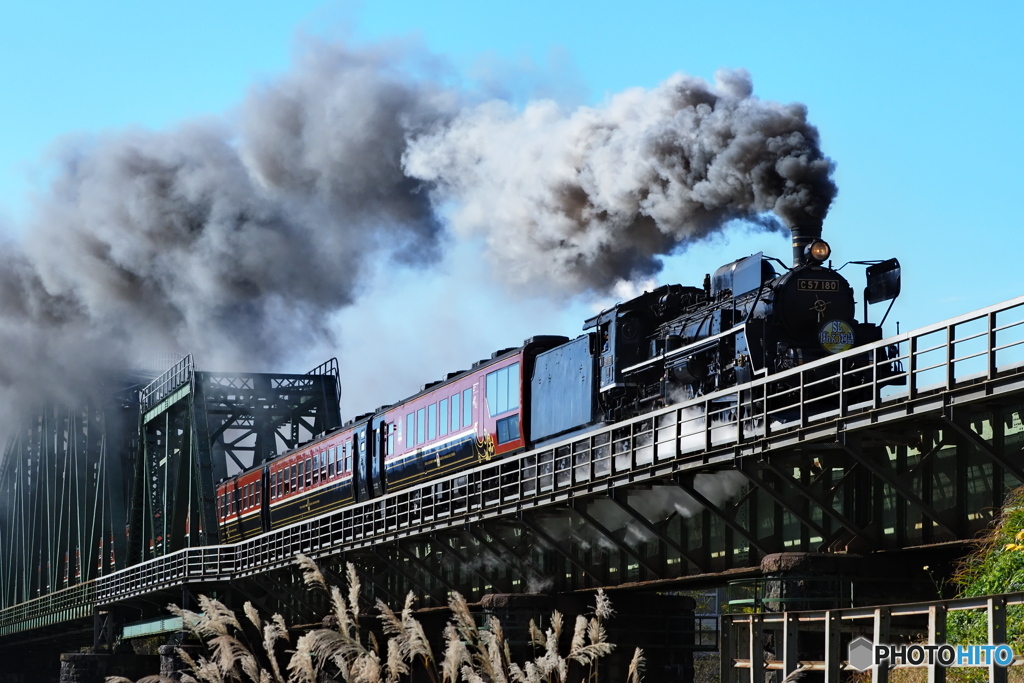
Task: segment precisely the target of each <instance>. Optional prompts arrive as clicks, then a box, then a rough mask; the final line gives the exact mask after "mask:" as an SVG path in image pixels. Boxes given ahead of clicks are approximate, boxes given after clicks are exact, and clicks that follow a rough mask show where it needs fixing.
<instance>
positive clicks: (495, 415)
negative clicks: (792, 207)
mask: <svg viewBox="0 0 1024 683" xmlns="http://www.w3.org/2000/svg"><path fill="white" fill-rule="evenodd" d="M830 255H831V250H830V248H829V246H828V244H826V243H825V242H824V241H822V240H821V239H820V233H818V232H816V231H808V230H801V229H794V230H793V263H792V266H786V265H785V264H784V263H782V262H781V261H779V260H778V259H774V258H771V257H765V256H763V255H762V254H754V255H753V256H748V257H746V258H742V259H739V260H737V261H733V262H732V263H729V264H726V265H724V266H722V267H721V268H719V269H718V270H717V271H715V273H714V274H713V275H708V276H705V278H704V282H703V285H702V286H701V287H686V286H681V285H665V286H662V287H658V288H657V289H655V290H654V291H651V292H646V293H644V294H642V295H640V296H638V297H636V298H635V299H632V300H630V301H625V302H623V303H620V304H617V305H616V306H613V307H612V308H610V309H608V310H606V311H603V312H602V313H600V314H599V315H597V316H594V317H593V318H590V319H589V320H587V321H586V322H585V324H584V327H583V329H584V334H583V335H582V336H580V337H577V338H576V339H573V340H569V339H567V338H565V337H555V336H541V337H533V338H531V339H529V340H527V341H526V342H524V343H523V345H522V346H520V347H517V348H510V349H504V350H502V351H498V352H496V353H494V354H493V355H492V356H491V358H490V359H487V360H482V361H479V362H478V363H475V364H474V365H473V367H472V368H471V369H469V370H466V371H462V372H455V373H451V374H449V375H448V376H447V377H445V379H443V380H441V381H439V382H433V383H431V384H428V385H426V386H424V387H423V390H422V391H420V392H419V393H417V394H416V395H414V396H410V397H408V398H405V399H403V400H401V401H399V402H398V403H395V404H394V405H391V406H386V407H383V408H379V409H378V410H377V411H376V412H373V413H370V414H366V415H361V416H359V417H358V418H356V419H355V420H352V421H350V422H348V423H347V424H346V425H344V426H343V427H341V428H339V429H337V430H334V431H333V432H330V433H328V434H325V435H322V436H321V437H319V438H317V439H315V440H313V441H311V442H309V443H307V444H305V445H303V446H301V447H299V448H297V449H295V450H292V451H290V452H288V453H284V454H283V455H280V456H278V457H276V458H274V459H273V460H271V461H269V462H266V463H263V464H260V465H257V466H254V467H252V468H250V469H248V470H246V471H244V472H241V473H239V474H237V475H234V476H232V477H230V478H228V479H226V480H224V481H222V482H220V484H219V485H218V488H217V513H218V521H219V524H220V535H221V541H222V542H233V541H237V540H239V539H242V538H248V537H250V536H254V535H257V534H260V533H263V532H264V531H268V530H270V529H274V528H278V527H281V526H284V525H287V524H290V523H293V522H296V521H299V520H300V519H303V518H306V517H312V516H316V515H320V514H323V513H325V512H328V511H331V510H335V509H337V508H340V507H342V506H344V505H347V504H350V503H353V502H357V501H363V500H368V499H370V498H374V497H377V496H381V495H384V494H385V493H387V492H390V491H397V490H400V489H403V488H407V487H410V486H413V485H417V484H421V483H423V482H426V481H428V480H430V479H433V478H437V477H442V476H445V475H449V474H452V473H455V472H458V471H459V470H462V469H466V468H469V467H472V466H474V465H476V464H478V463H481V462H485V461H487V460H490V459H492V458H500V457H504V456H507V455H509V454H512V453H516V452H519V451H523V450H528V449H532V448H534V447H536V446H538V445H542V444H545V443H548V442H552V441H555V440H558V439H562V438H565V437H566V436H568V435H571V434H578V433H582V432H584V431H586V430H589V429H594V428H597V427H598V426H601V425H606V424H610V423H614V422H617V421H620V420H624V419H628V418H630V417H633V416H636V415H640V414H643V413H646V412H650V411H652V410H656V409H658V408H661V407H663V406H665V405H669V404H673V403H677V402H679V401H682V400H686V399H689V398H693V397H697V396H703V395H707V394H710V393H712V392H715V391H717V390H719V389H725V388H728V387H732V386H736V385H738V384H744V383H746V382H750V381H751V380H753V379H756V378H761V377H765V376H768V375H771V374H774V373H778V372H780V371H783V370H786V369H789V368H792V367H796V366H798V365H801V364H804V363H807V362H810V361H813V360H817V359H819V358H824V357H826V356H829V355H830V354H834V353H839V352H842V351H846V350H848V349H850V348H853V347H855V346H859V345H861V344H866V343H870V342H874V341H878V340H880V339H881V338H882V330H881V327H880V326H879V325H875V324H872V323H868V322H857V321H856V320H855V313H856V311H855V302H854V292H853V288H852V287H851V285H850V283H849V282H848V281H847V280H846V279H845V278H844V277H843V276H842V275H840V274H839V272H838V271H837V270H835V269H833V268H832V267H831V263H829V265H826V262H827V261H828V259H829V257H830ZM776 266H779V267H780V269H781V270H782V271H783V272H782V273H781V274H779V272H778V270H776ZM867 275H868V286H867V288H866V289H865V291H864V297H865V302H864V306H865V316H864V317H865V318H866V317H867V316H866V311H867V304H868V303H879V302H883V301H889V300H893V299H895V298H896V296H898V295H899V290H900V266H899V262H898V261H897V260H896V259H890V260H888V261H881V262H872V263H871V264H870V265H869V267H868V269H867ZM890 306H891V304H890ZM883 360H884V359H883ZM869 362H875V359H873V358H872V359H868V358H866V359H865V364H867V363H869Z"/></svg>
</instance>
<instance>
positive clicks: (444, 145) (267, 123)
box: [0, 44, 836, 406]
mask: <svg viewBox="0 0 1024 683" xmlns="http://www.w3.org/2000/svg"><path fill="white" fill-rule="evenodd" d="M436 72H437V68H436V60H432V59H430V58H422V55H419V54H418V53H417V52H416V51H415V50H403V49H395V48H393V47H389V48H371V49H364V50H350V49H345V48H342V47H338V46H331V45H325V44H317V45H313V46H310V47H308V49H306V50H305V51H304V52H303V54H302V56H301V58H300V59H299V60H298V61H297V63H296V65H295V67H294V68H293V69H292V70H291V71H290V72H289V73H287V74H285V75H284V76H283V77H281V78H280V79H278V80H277V81H274V82H269V83H265V84H262V85H260V86H257V87H255V88H254V89H253V91H252V93H251V94H250V95H249V97H248V98H247V99H246V100H245V101H244V102H243V103H242V104H241V105H240V107H239V108H238V110H237V111H236V112H233V113H232V114H231V115H230V116H226V117H223V118H218V119H209V120H202V121H194V122H191V123H188V124H185V125H181V126H179V127H177V128H175V129H173V130H168V131H164V132H149V131H143V130H132V131H126V132H120V133H114V134H102V135H96V136H91V137H77V138H75V139H72V140H68V141H65V142H63V143H62V144H61V145H59V146H58V147H57V149H56V152H55V157H54V159H55V164H54V170H53V179H52V183H51V185H50V187H49V189H48V190H47V191H46V192H44V194H43V195H42V196H41V197H40V198H39V201H38V207H37V210H36V211H35V213H34V215H33V218H32V219H31V220H30V222H29V223H28V224H27V225H26V226H24V229H23V230H22V233H23V235H24V237H23V238H22V239H20V240H19V241H14V240H13V239H12V240H8V243H7V245H6V247H5V249H4V254H3V256H2V264H0V345H2V347H3V349H4V353H3V354H2V356H0V401H2V404H3V405H6V406H11V405H15V404H19V405H23V404H28V403H30V402H31V400H32V399H34V398H37V397H38V396H39V395H40V392H41V391H43V392H50V393H51V394H52V393H53V392H55V391H58V390H59V391H60V392H65V393H68V394H69V395H74V393H75V392H76V391H78V390H80V389H81V388H82V387H86V386H89V384H90V382H91V378H92V377H93V376H94V375H93V373H94V371H95V370H96V368H112V367H114V368H116V367H125V366H134V365H138V364H139V363H143V362H145V361H147V360H148V359H152V358H154V357H161V356H163V355H166V354H169V353H174V352H192V353H194V354H195V355H196V357H197V358H198V359H199V361H200V363H201V364H202V365H204V366H206V367H216V368H218V369H225V370H228V369H246V370H266V369H277V368H276V365H277V364H280V363H281V362H282V361H283V360H284V359H285V358H286V357H287V356H288V355H289V353H291V352H292V351H293V350H294V349H296V348H299V347H301V346H303V345H304V344H307V343H310V342H311V341H312V340H314V339H318V340H322V339H323V338H324V337H326V336H329V335H331V333H332V332H336V331H334V330H331V329H330V328H329V325H328V324H327V323H326V322H325V321H326V320H328V318H329V316H330V314H331V313H333V312H336V311H338V310H339V309H341V308H343V307H346V306H350V305H351V304H353V303H354V302H355V301H357V300H358V298H359V296H360V293H361V291H362V289H363V288H364V287H365V285H364V282H365V281H366V272H367V270H368V269H367V266H368V264H377V263H380V262H381V260H382V259H385V260H390V262H392V263H394V264H395V267H409V266H414V267H426V266H429V265H430V264H431V263H433V262H434V261H435V260H436V259H437V258H439V256H440V254H441V248H442V246H443V245H444V243H445V240H447V239H450V238H451V237H454V238H456V239H467V238H468V239H476V238H477V237H479V236H482V237H483V239H484V241H485V243H486V245H487V251H488V254H489V256H490V258H491V259H492V260H493V262H494V265H495V270H496V271H499V272H500V273H501V275H502V276H503V277H505V278H506V279H507V280H508V281H510V282H513V283H521V282H531V283H543V284H547V285H551V286H554V287H556V288H558V290H559V291H560V292H562V293H575V292H580V291H584V290H593V291H606V290H607V289H608V288H609V287H611V286H612V285H614V284H615V283H616V282H617V281H621V280H624V279H629V278H635V277H638V276H643V275H649V274H651V273H653V272H656V271H657V269H658V267H659V261H658V257H659V256H660V255H663V254H668V253H671V252H673V251H675V250H677V249H679V248H681V247H684V246H685V245H686V244H687V243H689V242H692V241H693V240H698V239H701V238H703V237H705V236H707V235H709V234H711V233H713V232H715V231H717V230H719V229H721V227H722V226H723V224H724V223H725V222H727V221H729V220H731V219H735V218H746V219H750V220H753V221H758V222H760V223H762V224H764V223H765V222H766V220H767V223H768V224H769V225H771V224H773V220H772V219H766V215H767V214H768V213H769V212H773V213H774V214H775V215H777V216H778V217H779V218H780V219H781V220H782V221H784V222H785V223H786V224H787V225H795V224H800V223H804V222H808V223H813V224H815V225H820V223H821V221H822V219H823V218H824V216H825V213H826V211H827V209H828V206H829V203H830V202H831V200H832V198H833V197H834V195H835V191H836V190H835V186H834V185H833V184H832V182H831V180H830V173H831V170H832V164H831V162H830V161H829V160H828V159H827V158H825V157H824V156H823V155H822V153H821V151H820V150H819V149H818V136H817V133H816V131H815V129H814V128H813V127H812V126H810V125H809V124H808V123H807V120H806V110H805V108H804V107H803V106H801V105H779V104H774V103H767V102H762V101H760V100H758V99H756V98H754V97H753V96H752V86H751V82H750V79H749V77H748V76H747V75H746V73H745V72H727V73H723V74H721V75H720V77H719V79H718V82H717V84H715V85H710V84H708V83H706V82H704V81H702V80H700V79H696V78H690V77H686V76H676V77H673V78H671V79H669V80H668V81H666V82H665V83H664V84H662V85H661V86H659V87H657V88H655V89H653V90H649V91H646V90H640V89H637V90H631V91H627V92H624V93H622V94H620V95H617V96H615V97H613V98H611V99H610V101H609V102H608V103H607V104H606V105H605V106H602V107H596V108H595V107H587V108H580V109H577V110H575V111H571V112H565V111H562V110H561V109H560V108H559V107H558V105H556V104H555V103H554V102H550V101H540V102H535V103H532V104H529V105H528V106H527V107H525V109H524V110H522V111H516V110H514V109H513V108H512V107H511V106H510V105H509V104H507V103H504V102H500V101H494V100H491V101H481V99H482V98H479V97H477V96H475V95H474V94H473V93H472V92H469V91H467V90H466V89H456V88H452V87H448V86H445V85H443V84H442V83H443V80H442V79H441V78H434V77H431V76H430V75H429V74H433V73H436ZM425 74H427V75H425ZM470 102H476V103H475V104H472V105H471V104H469V103H470ZM449 221H450V222H449ZM446 224H447V226H448V227H447V228H446V227H445V226H446ZM552 264H553V265H552ZM336 341H337V343H338V345H339V351H340V352H341V353H344V331H341V334H340V335H339V336H338V337H337V338H336ZM370 360H371V361H372V360H375V359H370Z"/></svg>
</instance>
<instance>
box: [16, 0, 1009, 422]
mask: <svg viewBox="0 0 1024 683" xmlns="http://www.w3.org/2000/svg"><path fill="white" fill-rule="evenodd" d="M1021 7H1022V6H1021V5H1020V4H1018V3H1007V2H1002V3H1000V2H975V3H971V4H970V6H969V8H968V5H967V4H965V3H952V2H903V3H882V2H860V3H820V2H781V3H761V2H737V1H717V2H700V3H697V2H681V1H677V2H649V3H641V4H639V5H637V6H633V7H631V8H630V9H627V8H626V3H612V2H557V1H548V2H535V1H532V0H520V1H519V2H516V3H481V2H434V3H422V2H398V1H396V0H382V1H381V0H378V1H375V2H373V3H369V2H368V3H363V4H359V3H335V2H309V1H303V0H292V1H291V2H288V3H255V4H254V3H251V2H240V1H236V0H214V1H212V2H210V1H207V2H198V1H194V0H181V1H179V2H175V3H128V2H113V1H109V0H97V1H96V2H92V3H88V4H85V3H58V2H48V1H42V2H34V3H15V2H11V1H7V2H5V3H4V7H3V10H4V11H3V16H4V20H3V21H2V22H0V92H3V94H4V95H3V98H2V102H3V103H2V104H0V130H2V131H4V132H3V144H2V145H0V223H2V224H3V225H4V228H5V229H6V231H7V232H9V233H11V234H18V233H19V232H20V231H22V230H23V229H24V227H23V226H24V225H25V222H26V220H25V219H26V217H27V216H28V215H30V214H31V212H32V210H33V209H32V200H31V197H32V196H33V194H35V195H37V196H38V195H39V194H40V193H41V191H42V190H44V189H45V184H46V179H47V178H48V177H49V176H48V172H49V169H48V166H47V150H48V149H49V148H50V146H51V145H52V144H53V143H54V142H55V141H58V140H60V139H61V138H62V137H64V136H68V135H76V134H79V133H82V132H85V133H96V132H110V131H115V132H116V131H120V130H124V129H127V128H132V127H142V128H147V129H156V130H160V129H163V128H166V127H170V126H175V125H177V124H180V123H181V122H183V121H188V120H193V119H201V118H204V117H219V116H224V115H230V113H231V111H232V109H233V108H234V107H236V106H237V105H238V103H239V102H240V101H241V100H242V99H243V98H244V97H245V96H246V94H247V93H248V92H249V91H250V89H251V88H252V87H253V86H254V85H257V84H260V83H265V82H270V81H273V80H274V79H275V78H276V77H278V76H279V75H280V74H282V73H284V72H285V71H286V70H287V69H288V68H289V65H290V63H291V59H292V56H293V55H294V54H295V52H296V49H297V46H299V45H301V44H302V43H303V41H304V40H305V38H304V36H310V35H312V36H318V37H320V38H321V39H324V40H331V41H333V40H338V41H345V42H348V43H349V44H355V45H367V44H373V43H378V42H381V41H396V40H399V41H411V42H414V43H418V44H419V45H420V46H421V47H422V48H423V49H424V50H426V51H429V52H430V53H432V54H433V55H436V56H437V58H438V59H439V61H440V62H441V63H443V64H444V65H445V66H444V68H445V69H446V71H447V73H448V74H449V78H450V79H451V80H453V81H456V82H464V83H467V84H468V83H473V84H475V85H476V86H478V87H484V88H486V89H489V91H490V92H493V93H495V94H499V95H504V96H506V97H508V98H510V99H512V100H513V101H514V102H516V103H517V104H522V103H524V102H526V101H528V100H530V99H534V98H537V97H553V98H555V99H558V100H559V101H560V102H562V103H563V105H565V106H567V107H570V106H573V105H578V104H588V105H600V104H601V103H602V102H604V101H606V100H607V99H608V98H609V97H611V96H612V95H614V94H615V93H618V92H621V91H622V90H624V89H626V88H631V87H643V88H650V87H653V86H655V85H657V84H658V83H660V82H661V81H663V80H664V79H666V78H668V77H669V76H670V75H671V74H673V73H675V72H679V71H682V72H686V73H688V74H692V75H695V76H699V77H702V78H707V79H710V78H711V77H712V76H713V74H714V72H715V70H716V69H718V68H721V67H729V68H736V67H742V68H746V69H747V70H749V72H750V73H751V75H752V77H753V82H754V93H755V95H757V96H758V97H760V98H761V99H764V100H775V101H780V102H794V101H798V102H803V103H804V104H806V105H807V107H808V108H809V112H810V114H809V118H810V120H811V122H812V123H814V124H815V125H816V126H817V127H818V129H819V132H820V134H821V138H822V147H823V149H824V151H825V153H826V154H827V155H828V156H829V157H830V158H831V159H833V160H834V161H835V163H836V172H835V176H834V178H835V180H836V182H837V184H838V186H839V196H838V198H837V200H836V201H835V203H834V204H833V207H832V210H831V212H830V214H829V217H828V218H827V220H826V222H825V229H824V230H825V232H824V237H825V238H826V239H827V240H828V241H829V242H830V243H831V244H832V246H833V253H834V258H835V259H836V260H837V261H840V262H842V261H845V260H860V259H880V258H887V257H890V256H897V257H898V258H899V259H900V260H901V262H902V263H903V265H904V272H903V277H904V294H903V296H902V297H901V299H900V300H899V301H898V302H897V304H896V306H895V308H894V311H893V313H892V314H891V315H890V319H889V322H888V323H887V329H888V331H890V332H895V327H894V325H893V324H892V323H893V322H895V321H897V320H898V321H899V322H900V326H901V329H902V330H906V329H909V328H912V327H919V326H923V325H926V324H929V323H932V322H937V321H938V320H940V319H943V318H945V317H949V316H952V315H957V314H960V313H964V312H967V311H970V310H974V309H976V308H979V307H982V306H985V305H989V304H993V303H996V302H999V301H1002V300H1005V299H1009V298H1012V297H1014V296H1017V295H1020V294H1022V293H1024V267H1022V266H1021V256H1020V254H1021V248H1020V247H1021V242H1022V240H1021V237H1020V223H1021V219H1020V215H1021V210H1020V208H1021V207H1020V198H1021V196H1022V194H1024V192H1022V191H1021V190H1022V189H1024V188H1022V177H1024V174H1022V172H1021V165H1020V160H1021V159H1022V158H1024V135H1022V134H1021V127H1020V123H1019V120H1020V112H1021V111H1024V102H1022V100H1024V90H1022V88H1021V82H1022V72H1024V48H1022V47H1021V39H1020V36H1021V35H1024V9H1021ZM759 250H764V251H766V252H769V253H773V254H776V255H779V256H781V257H783V258H784V259H785V258H786V254H787V252H788V243H787V240H786V239H785V238H784V237H780V236H779V235H750V234H747V233H745V232H742V231H734V232H732V233H730V234H729V237H728V238H727V239H724V240H718V241H715V242H713V243H711V244H709V245H704V246H701V247H699V248H695V249H692V250H690V251H689V252H688V253H686V254H683V255H679V256H673V257H670V258H669V259H667V261H666V269H665V271H664V272H663V273H662V275H661V276H660V280H661V281H665V282H675V281H678V282H683V283H684V284H698V283H699V282H700V280H701V278H702V277H703V274H704V273H705V272H707V271H709V270H713V269H714V268H715V267H717V266H718V265H720V264H722V263H725V262H727V261H730V260H732V259H734V258H738V257H740V256H744V255H747V254H749V253H752V252H755V251H759ZM457 270H458V264H457V261H453V260H451V259H449V261H448V262H446V265H444V266H443V267H441V268H440V269H439V270H438V273H437V274H436V278H435V276H434V275H435V274H425V273H413V274H410V273H395V274H388V273H379V274H378V278H379V279H378V280H377V281H376V284H375V286H374V292H375V293H374V294H373V296H372V297H369V298H368V299H367V302H368V304H367V305H366V306H362V307H360V306H356V307H355V308H353V309H352V310H349V311H346V312H343V313H341V314H339V317H338V321H337V322H338V324H339V325H343V326H347V327H346V329H347V330H351V329H352V328H353V327H366V326H367V325H366V323H370V325H369V326H370V327H377V328H378V329H380V330H381V332H382V333H383V334H385V335H387V336H399V335H398V334H396V331H397V330H398V329H400V328H398V327H397V326H395V324H394V322H393V318H394V317H399V318H401V317H403V316H404V317H405V318H406V319H412V318H414V317H415V315H417V314H416V313H414V312H413V311H422V310H423V309H430V308H434V309H438V308H440V307H443V308H444V311H443V313H442V314H441V316H440V317H439V318H431V319H430V320H431V321H432V322H429V323H427V322H425V323H424V324H425V327H429V328H430V329H426V330H424V331H423V336H424V337H425V338H427V339H433V341H434V343H436V344H439V345H445V344H446V342H445V340H446V339H447V338H448V335H451V334H457V335H458V336H460V337H461V338H462V339H463V340H468V341H465V344H457V345H452V346H453V347H457V348H453V349H451V350H450V351H448V352H445V353H432V354H423V355H417V354H415V353H413V354H410V356H409V358H408V360H407V361H406V364H405V365H403V366H402V367H401V368H400V371H401V373H402V374H403V375H404V376H408V377H412V379H410V380H409V384H410V385H413V384H418V383H422V382H425V381H428V380H430V379H432V378H433V377H434V375H437V374H439V373H441V372H445V371H447V370H454V369H456V368H454V367H451V365H452V364H453V363H454V364H457V365H458V364H466V363H468V362H470V361H471V360H473V359H475V356H474V357H468V356H466V354H473V353H484V352H485V351H486V348H488V347H489V346H495V347H496V346H509V345H513V344H515V343H517V342H518V341H519V340H520V339H521V338H522V337H523V336H527V335H529V334H533V333H544V332H555V333H562V334H567V335H571V334H575V332H576V331H577V330H578V327H574V325H576V321H579V320H581V317H582V316H583V315H586V314H588V313H589V308H588V306H589V305H591V304H588V303H586V302H577V303H575V304H574V305H570V304H567V303H565V302H550V301H531V302H526V303H524V302H523V301H522V300H520V299H517V298H516V297H515V293H510V292H506V291H501V290H500V289H497V288H480V289H479V290H478V288H475V287H473V288H469V289H470V290H472V291H467V290H466V289H465V288H464V287H463V286H461V285H459V284H458V283H459V280H458V278H457V277H456V276H457ZM845 272H846V271H844V273H845ZM849 277H850V279H851V280H852V281H853V283H854V286H855V287H858V286H859V284H858V283H860V282H862V279H861V278H862V276H861V275H860V273H859V272H851V273H850V275H849ZM426 281H429V283H430V284H431V287H426V288H425V287H424V286H423V285H424V282H426ZM460 297H465V301H463V302H461V303H459V304H458V305H454V304H453V301H454V300H457V299H459V298H460ZM403 306H409V307H410V309H408V310H409V312H407V313H403V310H405V309H403ZM382 309H386V310H388V311H389V312H390V314H389V315H385V314H383V313H382ZM481 310H484V311H487V313H485V314H483V315H481V314H480V313H479V311H481ZM502 310H508V311H511V313H509V314H508V315H507V316H505V315H501V314H495V313H494V312H495V311H502ZM470 311H472V312H470ZM878 314H880V311H879V312H878V313H876V314H875V315H878ZM467 318H468V319H470V320H471V321H472V322H470V323H467ZM425 320H426V319H424V321H425ZM438 321H440V322H438ZM441 323H443V324H441ZM538 326H543V329H537V327H538ZM467 330H471V331H468V332H467ZM357 336H358V335H356V334H355V333H350V332H346V333H345V334H344V335H343V337H344V339H345V340H346V341H345V342H343V343H341V344H334V346H331V345H324V346H323V347H318V348H316V349H311V350H310V352H309V359H311V360H315V359H316V354H323V353H337V354H338V355H339V357H340V358H341V359H342V362H343V367H345V366H346V364H347V363H352V361H346V355H348V356H349V357H355V356H358V355H359V354H360V353H363V352H364V351H365V349H366V348H367V346H368V345H374V344H375V342H374V341H373V339H372V338H371V337H369V336H367V337H365V338H362V337H360V338H358V339H356V337H357ZM376 345H377V346H378V347H381V348H383V347H386V348H388V349H390V350H391V351H392V352H400V349H402V348H403V346H402V344H401V343H399V341H398V340H396V341H393V342H390V343H389V344H388V345H383V346H382V345H381V344H380V343H379V342H377V343H376ZM338 346H340V347H341V348H337V347H338ZM305 360H307V359H306V358H305V357H303V358H302V361H305ZM297 362H300V361H297ZM316 362H318V361H316ZM314 364H315V363H314ZM350 375H351V377H352V378H353V379H352V380H351V381H350V382H349V386H355V387H365V386H366V384H367V383H368V382H370V381H371V380H370V379H369V378H370V377H371V376H370V375H367V374H366V373H363V372H361V371H360V370H359V368H358V367H355V366H350ZM389 392H390V393H394V392H393V391H390V390H389ZM383 398H385V396H384V395H381V396H378V395H377V393H375V392H374V391H371V390H366V393H365V401H367V402H370V401H377V400H382V399H383ZM392 398H395V397H394V396H392ZM349 400H350V401H351V404H350V407H351V406H354V407H355V408H356V409H359V408H369V407H372V406H369V405H363V404H362V401H360V400H359V399H358V398H354V399H349Z"/></svg>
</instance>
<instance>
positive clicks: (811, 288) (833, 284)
mask: <svg viewBox="0 0 1024 683" xmlns="http://www.w3.org/2000/svg"><path fill="white" fill-rule="evenodd" d="M796 288H797V289H798V290H800V291H801V292H837V291H839V282H837V281H836V280H797V281H796Z"/></svg>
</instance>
